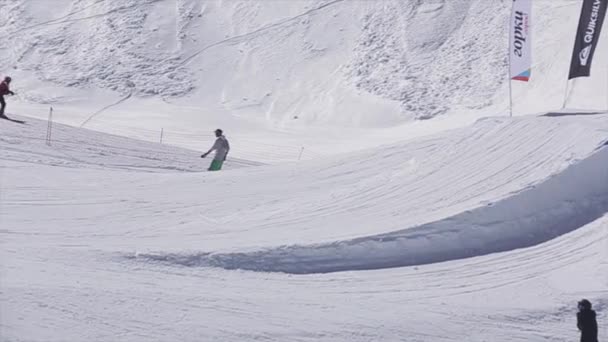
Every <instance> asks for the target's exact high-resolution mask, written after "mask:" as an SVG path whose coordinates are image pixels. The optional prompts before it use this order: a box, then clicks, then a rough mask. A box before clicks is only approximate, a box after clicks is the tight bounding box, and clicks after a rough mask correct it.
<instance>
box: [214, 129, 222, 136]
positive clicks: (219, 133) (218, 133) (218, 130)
mask: <svg viewBox="0 0 608 342" xmlns="http://www.w3.org/2000/svg"><path fill="white" fill-rule="evenodd" d="M222 134H224V132H223V131H222V130H221V129H219V128H218V129H216V130H215V135H217V136H218V137H219V136H220V135H222Z"/></svg>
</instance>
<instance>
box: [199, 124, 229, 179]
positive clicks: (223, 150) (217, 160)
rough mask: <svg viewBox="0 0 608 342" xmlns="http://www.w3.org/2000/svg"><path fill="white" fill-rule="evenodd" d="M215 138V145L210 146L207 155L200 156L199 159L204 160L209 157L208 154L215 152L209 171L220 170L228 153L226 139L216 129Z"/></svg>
mask: <svg viewBox="0 0 608 342" xmlns="http://www.w3.org/2000/svg"><path fill="white" fill-rule="evenodd" d="M215 136H216V137H217V139H215V143H214V144H213V146H211V148H210V149H209V151H207V153H204V154H203V155H201V158H205V157H206V156H207V155H209V153H211V152H213V151H215V157H213V161H212V162H211V165H210V166H209V169H208V170H209V171H219V170H221V169H222V164H224V161H225V160H226V156H227V155H228V152H229V151H230V144H229V143H228V139H226V137H225V136H224V134H223V132H222V130H221V129H219V128H218V129H216V130H215Z"/></svg>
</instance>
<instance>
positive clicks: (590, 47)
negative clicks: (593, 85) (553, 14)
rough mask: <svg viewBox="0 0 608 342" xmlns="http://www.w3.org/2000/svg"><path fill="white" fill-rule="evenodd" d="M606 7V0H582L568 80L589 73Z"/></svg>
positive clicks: (588, 74) (607, 4) (607, 5)
mask: <svg viewBox="0 0 608 342" xmlns="http://www.w3.org/2000/svg"><path fill="white" fill-rule="evenodd" d="M607 7H608V0H584V2H583V9H582V10H581V17H580V19H579V21H578V30H577V32H576V41H575V42H574V51H572V60H571V62H570V75H569V76H568V79H569V80H571V79H573V78H576V77H588V76H590V75H591V61H592V60H593V53H594V52H595V48H596V47H597V44H598V41H599V39H600V32H601V30H602V24H603V23H604V18H605V17H606V8H607Z"/></svg>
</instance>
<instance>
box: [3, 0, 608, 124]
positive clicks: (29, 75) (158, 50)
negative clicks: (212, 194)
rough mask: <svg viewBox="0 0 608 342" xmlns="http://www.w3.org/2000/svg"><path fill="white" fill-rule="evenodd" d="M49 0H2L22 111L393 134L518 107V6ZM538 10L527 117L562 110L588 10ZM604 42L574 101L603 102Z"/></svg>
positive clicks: (554, 6) (461, 1) (437, 1)
mask: <svg viewBox="0 0 608 342" xmlns="http://www.w3.org/2000/svg"><path fill="white" fill-rule="evenodd" d="M45 4H46V2H45V1H43V0H37V1H24V0H10V1H9V0H5V4H4V5H3V9H2V11H1V12H0V42H1V43H0V44H2V45H1V46H0V65H4V66H5V68H6V69H4V70H2V71H0V72H1V73H3V74H6V73H10V74H12V75H13V76H14V77H15V79H16V82H15V87H17V90H19V93H20V95H19V97H20V99H19V100H20V101H19V102H20V104H19V105H18V106H17V107H14V108H17V110H18V112H23V114H27V115H36V116H39V117H44V116H45V115H46V110H42V111H40V112H38V113H36V112H32V111H31V108H32V105H33V104H44V105H45V106H46V108H48V105H55V107H56V109H57V110H58V111H59V112H58V113H61V114H60V115H58V118H59V120H60V121H62V122H66V123H71V124H76V125H79V124H82V123H84V122H87V120H88V119H89V118H90V116H91V114H93V113H95V112H96V111H97V110H100V109H102V108H105V107H106V106H109V107H108V108H107V109H105V110H103V111H102V112H101V113H100V115H97V116H96V118H95V121H98V123H99V124H100V126H104V127H106V128H113V127H116V126H117V120H118V121H123V123H124V124H125V125H126V126H130V127H140V128H150V124H151V123H152V122H154V126H152V128H153V129H157V128H159V127H163V126H162V125H165V127H166V125H176V127H177V128H178V129H179V130H188V131H189V130H191V129H192V128H193V127H197V128H199V129H202V128H204V127H205V126H206V125H211V126H216V125H219V124H222V125H226V126H228V127H230V128H231V129H232V130H237V129H239V127H240V126H245V127H246V129H243V130H244V131H247V130H249V131H251V130H252V129H260V130H262V131H268V130H270V131H272V130H276V129H277V128H279V127H289V126H296V127H297V126H306V127H308V126H313V127H316V126H319V125H334V126H338V127H365V128H369V127H393V126H396V125H399V124H402V123H405V122H408V121H409V120H411V119H413V118H432V117H437V116H439V115H442V114H452V115H462V114H463V113H464V112H473V113H477V116H483V115H487V114H490V115H495V114H496V113H499V112H502V113H506V112H507V108H508V100H507V99H508V96H507V94H508V85H507V83H506V82H505V80H506V79H507V77H506V73H507V59H506V50H507V32H508V27H507V25H508V15H509V6H508V5H509V2H508V1H501V0H454V1H446V0H434V1H430V0H429V1H398V0H384V1H341V0H334V1H319V0H306V1H275V2H273V3H272V6H268V3H267V2H266V1H265V0H259V1H220V0H216V1H202V0H176V1H154V0H148V1H134V0H130V1H123V0H120V1H118V0H111V1H93V0H87V1H73V0H56V1H54V2H53V10H52V11H46V10H44V8H46V6H45ZM534 4H535V8H534V14H535V17H534V20H535V23H536V25H535V26H534V27H535V29H534V32H533V33H534V36H533V37H534V42H535V45H534V48H535V50H534V68H533V74H534V76H533V78H532V82H531V83H530V84H522V83H516V84H515V85H514V87H515V89H514V95H515V97H514V104H515V106H516V108H515V109H516V110H515V113H516V114H526V113H538V112H544V111H548V110H553V109H558V108H561V106H562V102H563V99H564V94H565V87H566V82H565V80H566V75H567V71H568V70H567V69H568V63H569V58H570V53H571V50H570V46H571V45H572V41H573V37H574V31H575V28H576V25H577V19H578V9H579V8H580V1H570V0H550V1H549V0H540V1H535V2H534ZM606 31H608V30H605V31H604V35H603V37H602V39H603V41H604V42H605V41H606V40H607V39H606V36H608V33H606ZM604 42H603V43H602V44H600V46H599V47H598V50H597V57H596V64H595V65H594V73H593V75H594V77H592V78H589V79H581V80H577V81H576V84H575V87H574V89H573V91H572V93H571V94H570V99H569V103H568V105H569V106H570V107H573V108H587V109H601V110H605V109H606V106H607V105H608V103H607V102H606V101H608V100H607V99H606V94H607V93H608V83H607V82H606V81H605V78H606V77H605V76H606V74H607V72H608V65H607V63H606V62H605V61H607V60H608V44H606V43H604ZM161 99H162V101H160V100H161ZM131 104H132V105H131ZM46 108H45V109H46ZM28 109H29V110H28ZM18 112H17V113H18ZM232 117H237V118H239V120H237V121H235V122H233V121H231V120H230V118H232ZM296 117H297V119H295V118H296ZM156 122H160V123H159V125H160V126H159V125H156ZM146 126H147V127H146ZM234 126H236V127H234Z"/></svg>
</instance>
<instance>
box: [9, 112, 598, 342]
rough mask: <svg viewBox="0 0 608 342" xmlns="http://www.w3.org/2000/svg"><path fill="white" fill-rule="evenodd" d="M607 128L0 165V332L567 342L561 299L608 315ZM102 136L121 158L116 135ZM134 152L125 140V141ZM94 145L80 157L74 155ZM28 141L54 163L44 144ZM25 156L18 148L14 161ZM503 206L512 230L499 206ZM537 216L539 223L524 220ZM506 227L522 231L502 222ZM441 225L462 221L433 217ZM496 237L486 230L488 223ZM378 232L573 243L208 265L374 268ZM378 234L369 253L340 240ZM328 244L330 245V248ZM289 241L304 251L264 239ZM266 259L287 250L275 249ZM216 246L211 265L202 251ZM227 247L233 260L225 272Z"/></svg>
mask: <svg viewBox="0 0 608 342" xmlns="http://www.w3.org/2000/svg"><path fill="white" fill-rule="evenodd" d="M606 122H607V121H606V120H605V115H589V116H561V117H538V118H519V119H513V120H509V119H504V118H492V119H486V120H482V121H480V122H478V123H477V124H476V125H474V126H472V127H469V128H465V129H461V130H455V131H451V132H446V133H442V134H439V135H436V136H431V137H428V138H425V139H420V140H416V141H413V142H410V143H402V144H398V145H389V146H386V147H383V148H378V149H374V150H371V151H368V152H358V153H354V154H351V155H345V156H342V157H341V158H338V159H336V158H332V159H320V160H314V161H307V162H302V163H298V164H289V165H281V166H260V167H249V168H242V169H235V170H231V171H226V172H224V173H221V174H217V173H194V174H193V173H167V172H160V173H149V172H147V171H149V170H141V171H137V168H136V167H133V168H131V169H130V170H129V171H127V170H116V168H115V167H114V166H113V165H112V164H111V163H108V164H109V166H108V167H107V168H104V167H103V166H102V165H100V167H95V168H91V167H90V166H89V165H88V164H87V163H82V164H81V165H77V164H73V165H70V167H69V168H66V167H62V166H53V165H50V164H51V162H38V163H25V162H24V161H14V160H6V159H5V158H3V160H2V212H1V217H0V219H1V222H2V231H1V232H0V234H1V236H2V239H1V240H2V244H3V248H2V249H1V252H0V253H1V254H0V259H1V260H3V262H2V263H1V269H0V272H1V277H2V279H3V280H2V282H1V283H0V286H1V287H2V288H1V289H2V290H1V295H0V299H1V301H2V305H0V310H1V311H0V317H2V321H1V322H0V324H1V327H2V330H1V331H2V336H3V338H6V339H8V340H17V341H19V340H35V341H43V340H94V341H97V340H99V341H102V340H107V339H113V340H118V341H123V340H124V341H134V340H135V341H140V340H141V341H144V340H146V341H149V340H153V341H166V340H173V339H180V340H185V341H195V340H200V339H201V336H202V338H203V339H212V340H227V341H239V340H243V339H245V340H254V339H268V340H284V339H288V340H296V341H298V340H302V341H306V340H328V341H332V340H336V341H347V340H348V341H369V340H396V341H397V340H403V339H404V338H406V339H407V338H411V339H412V340H419V341H429V340H431V341H457V340H458V341H461V340H470V341H485V340H496V339H497V338H498V339H499V337H500V336H509V337H510V338H509V340H511V341H543V340H546V339H551V340H556V341H567V340H571V339H573V338H575V334H576V331H575V329H574V324H573V322H572V319H573V318H572V317H573V314H574V312H573V311H572V309H571V308H573V307H574V303H575V301H576V300H577V299H579V298H580V297H582V296H584V297H589V298H590V299H591V300H592V301H593V302H594V303H595V304H596V305H597V309H598V312H599V315H600V316H599V318H600V320H605V319H606V312H605V307H606V304H607V303H608V297H607V296H608V293H607V292H606V285H607V284H608V283H607V278H606V277H605V275H606V274H607V273H606V272H608V270H607V269H606V266H607V264H606V253H607V250H608V249H606V246H607V245H606V243H608V241H607V238H608V237H607V236H606V231H607V230H606V218H605V215H604V216H603V214H602V213H606V211H607V206H608V199H607V198H606V194H607V193H608V189H606V186H607V185H608V182H606V177H608V163H607V162H606V158H607V157H608V156H607V155H606V147H605V144H606V139H607V136H606V132H607V131H608V126H606ZM3 124H4V123H3ZM6 124H7V125H3V132H4V131H6V132H8V133H9V134H10V135H12V136H26V134H27V132H28V128H27V127H26V126H22V125H16V124H12V123H10V126H9V123H6ZM541 128H542V129H541ZM66 134H80V133H78V131H72V132H71V133H67V132H66ZM13 139H14V138H13ZM13 142H14V145H17V146H19V145H23V146H30V144H31V143H30V142H28V140H27V139H23V140H22V141H21V142H20V141H18V140H16V139H15V140H13ZM101 142H103V143H106V144H109V146H104V147H103V149H108V150H109V151H111V150H112V146H111V145H112V141H111V139H104V140H101ZM131 144H133V145H131ZM138 144H140V143H133V142H129V141H126V140H123V141H121V142H120V146H121V147H123V148H127V149H128V150H131V151H137V150H138ZM99 147H101V146H99ZM88 148H90V147H88V146H86V145H83V146H81V148H80V150H78V149H77V148H74V149H72V150H71V153H73V155H74V156H76V157H78V159H82V160H85V159H86V158H85V156H87V155H89V154H90V153H91V152H90V151H89V150H88ZM23 150H26V149H23ZM31 150H33V151H40V155H41V158H45V157H44V155H45V154H46V155H49V157H48V158H49V159H50V160H51V161H52V160H54V159H55V157H53V156H52V153H53V152H52V151H53V148H48V147H44V146H39V147H35V146H32V147H31ZM31 150H30V151H23V152H22V155H23V156H24V160H27V158H29V155H30V154H31ZM142 152H144V154H143V155H145V151H142ZM173 162H174V163H178V162H179V159H178V160H175V161H173ZM134 163H135V165H134V166H136V165H137V164H139V163H140V161H138V160H136V161H135V162H134ZM180 168H185V167H184V166H182V167H180ZM142 171H146V172H142ZM161 171H163V170H161ZM556 183H557V185H558V186H556ZM573 189H576V191H574V190H573ZM501 206H503V209H502V210H500V214H501V215H503V216H505V217H506V219H507V220H506V221H504V222H501V221H500V219H501V217H500V216H495V215H494V214H492V210H493V209H492V208H500V207H501ZM505 208H506V209H507V210H504V209H505ZM534 209H538V210H537V212H536V215H534V216H530V217H527V218H526V217H522V216H519V214H521V213H525V212H526V211H528V212H530V211H532V212H534V211H535V210H534ZM462 215H465V220H462V219H457V218H458V217H459V216H462ZM566 218H567V219H569V220H570V223H569V224H566V225H563V226H559V227H555V228H558V229H562V228H564V229H563V230H558V231H552V230H551V229H550V228H551V227H550V226H551V225H552V224H554V223H555V222H556V221H558V220H559V221H564V222H565V219H566ZM509 219H510V220H513V219H515V220H518V221H517V225H518V226H520V227H523V228H525V229H524V230H518V229H516V230H513V229H512V227H513V226H511V223H510V221H509ZM442 220H443V222H445V223H449V222H451V223H454V224H459V225H460V227H459V226H451V227H448V228H449V229H447V230H445V229H442V228H441V227H440V226H439V227H438V226H433V225H431V226H428V225H427V226H425V225H424V224H425V223H432V222H442ZM465 222H466V223H467V224H464V223H465ZM526 222H529V223H531V224H527V223H526ZM416 227H417V228H416ZM496 227H498V228H499V229H498V230H496V229H494V228H496ZM406 228H414V230H411V232H412V233H415V234H416V235H418V237H415V236H411V235H410V236H408V233H409V232H410V230H409V229H406ZM487 228H489V229H493V230H492V234H490V235H488V234H484V232H483V231H484V229H487ZM575 228H578V229H575ZM572 230H574V231H572ZM569 231H570V233H567V232H569ZM386 233H390V234H402V235H403V237H404V238H405V240H406V245H404V247H406V249H405V251H406V252H411V249H410V248H413V247H417V248H420V247H423V248H421V249H419V250H418V251H417V253H416V254H417V255H418V256H421V257H424V256H425V255H429V254H433V253H444V255H446V254H445V247H446V245H445V244H444V243H442V242H441V240H440V239H439V240H438V238H440V237H443V238H444V239H449V241H450V242H451V245H452V246H453V247H461V249H466V248H467V247H466V245H464V244H462V242H465V241H466V240H470V239H472V240H478V241H481V242H484V243H487V242H491V241H495V239H499V240H500V239H502V240H503V242H504V241H512V242H516V243H518V241H521V240H522V239H524V238H528V239H529V240H528V242H529V243H538V242H542V241H546V240H548V239H550V238H552V237H554V236H555V235H559V234H564V233H567V234H565V235H562V236H560V237H558V238H557V239H554V240H550V241H548V242H546V243H542V244H539V245H536V246H533V247H530V248H526V249H517V250H512V251H509V252H506V253H493V254H491V255H486V256H478V257H474V258H468V259H462V260H452V261H449V262H445V263H439V264H433V265H417V266H415V267H401V268H395V269H385V267H388V266H395V265H389V264H384V265H381V264H380V265H379V264H371V263H370V264H368V266H370V267H369V268H378V269H377V270H373V271H357V272H341V273H333V274H325V275H318V274H317V275H306V276H294V275H287V274H281V273H259V272H246V271H230V270H224V269H222V268H217V267H210V266H220V267H224V268H235V267H237V268H250V267H249V265H250V264H249V265H248V263H251V261H252V260H257V261H261V262H263V261H269V263H267V264H261V265H262V266H264V267H266V268H265V269H266V270H273V269H269V268H268V267H269V266H272V265H273V264H276V265H278V266H279V268H278V269H274V270H281V269H280V266H281V262H283V265H285V261H287V262H292V263H293V262H299V263H300V266H302V265H303V266H305V267H308V266H307V265H310V264H311V260H312V261H313V262H314V263H316V266H319V265H327V264H328V262H335V261H336V259H335V258H334V259H323V255H333V256H347V258H346V260H351V261H352V260H355V261H357V260H359V261H360V260H369V261H370V262H374V261H377V260H378V259H376V257H377V256H378V254H377V253H379V252H380V253H382V252H387V253H393V252H394V251H395V250H399V248H398V247H399V245H397V248H393V246H392V245H391V243H392V242H394V241H398V240H399V239H396V240H395V239H394V237H395V235H393V236H392V237H391V236H389V235H386ZM378 234H385V235H384V236H385V237H386V236H389V237H391V238H390V239H386V240H383V239H382V238H380V239H376V238H374V236H378ZM469 234H474V235H473V237H471V236H469ZM370 237H371V239H368V240H367V242H364V243H363V244H362V245H361V246H356V245H352V244H350V243H349V242H348V241H355V240H356V239H365V238H370ZM465 237H466V239H463V238H465ZM535 237H540V238H539V239H537V240H535ZM408 240H413V241H409V242H408ZM416 240H418V241H416ZM341 241H345V242H346V243H345V244H343V243H341ZM330 242H336V244H334V247H335V248H333V249H332V250H329V251H327V250H326V251H324V249H323V246H324V245H323V243H330ZM319 243H320V244H321V245H319ZM408 243H409V245H408ZM292 244H297V245H300V246H308V247H307V249H306V250H298V249H297V248H295V249H290V248H281V249H276V248H275V247H278V246H285V245H292ZM315 244H316V245H317V246H316V247H315V246H314V245H315ZM349 245H351V247H353V248H354V249H351V250H348V248H347V247H348V246H349ZM489 246H490V247H492V245H491V244H490V245H489ZM525 246H526V244H520V245H519V246H514V245H511V246H509V248H513V247H525ZM345 247H346V248H345ZM494 247H495V246H494ZM273 250H275V251H276V250H282V251H284V252H286V254H284V255H279V257H280V258H279V259H273V258H272V251H273ZM401 250H404V248H401ZM499 250H500V248H496V249H495V250H491V251H476V252H475V253H473V254H472V255H477V254H485V253H487V252H495V251H499ZM256 251H257V252H259V251H267V252H270V255H271V258H265V257H264V255H261V257H259V256H260V255H256V254H255V253H256ZM210 252H211V253H213V254H211V255H210V260H212V261H215V262H216V264H213V263H204V262H201V260H202V259H203V258H204V257H205V254H204V253H210ZM252 253H253V254H252ZM294 256H296V257H297V258H296V259H294ZM228 257H231V258H232V259H231V260H230V261H231V262H233V263H235V264H230V265H226V264H223V262H225V261H226V260H228V259H227V258H228ZM252 257H253V258H252ZM275 257H276V256H275ZM460 257H462V255H460V256H459V255H453V256H452V258H460ZM452 258H449V259H452ZM337 260H338V262H339V261H340V260H339V259H337ZM277 261H279V263H276V262H277ZM343 261H344V260H342V262H343ZM426 262H427V261H425V260H421V261H420V262H419V263H414V264H420V263H422V264H425V263H426ZM257 265H258V266H259V265H260V264H259V263H258V264H257ZM341 265H342V269H344V270H346V269H358V268H361V267H355V266H353V265H347V264H344V263H342V264H341ZM344 266H347V267H344ZM264 267H261V268H260V269H264ZM363 268H366V267H363ZM283 270H287V271H290V270H289V269H283ZM313 271H315V270H313ZM316 271H317V272H318V271H326V270H323V269H318V268H317V269H316Z"/></svg>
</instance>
